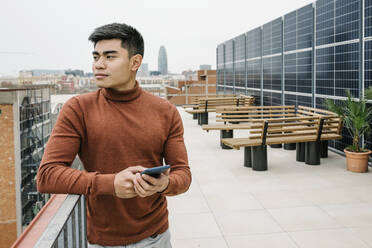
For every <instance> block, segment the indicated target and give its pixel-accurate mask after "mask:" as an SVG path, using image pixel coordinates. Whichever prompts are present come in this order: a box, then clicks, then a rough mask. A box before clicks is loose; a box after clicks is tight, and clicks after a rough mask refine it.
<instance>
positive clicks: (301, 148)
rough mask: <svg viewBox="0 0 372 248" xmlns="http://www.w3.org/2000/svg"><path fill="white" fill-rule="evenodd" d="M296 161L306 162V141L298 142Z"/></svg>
mask: <svg viewBox="0 0 372 248" xmlns="http://www.w3.org/2000/svg"><path fill="white" fill-rule="evenodd" d="M296 161H298V162H305V142H301V143H296Z"/></svg>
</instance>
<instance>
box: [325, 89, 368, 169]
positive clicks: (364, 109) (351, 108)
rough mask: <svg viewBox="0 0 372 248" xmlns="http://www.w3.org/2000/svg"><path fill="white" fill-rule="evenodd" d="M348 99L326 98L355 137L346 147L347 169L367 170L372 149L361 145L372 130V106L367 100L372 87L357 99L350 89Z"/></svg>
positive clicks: (332, 109)
mask: <svg viewBox="0 0 372 248" xmlns="http://www.w3.org/2000/svg"><path fill="white" fill-rule="evenodd" d="M346 96H347V100H344V101H341V102H340V103H339V104H336V103H334V101H333V100H331V99H326V101H325V104H326V106H327V108H328V109H329V110H330V111H332V112H335V113H337V114H338V115H339V116H341V118H342V121H343V124H344V126H345V127H346V129H347V130H348V131H349V133H350V135H351V137H352V138H353V144H352V145H351V146H348V147H346V148H345V149H344V152H345V154H346V164H347V169H348V170H349V171H352V172H367V171H368V158H369V155H370V154H371V151H370V150H368V149H365V148H364V144H362V145H361V138H362V136H363V135H369V134H370V132H371V121H372V107H368V105H367V100H368V99H372V87H369V88H368V89H367V90H366V91H365V97H364V99H361V100H355V99H353V98H352V97H351V94H350V91H346Z"/></svg>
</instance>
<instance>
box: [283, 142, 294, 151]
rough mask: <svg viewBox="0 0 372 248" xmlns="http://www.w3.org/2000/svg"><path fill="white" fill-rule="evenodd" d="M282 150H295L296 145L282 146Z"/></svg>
mask: <svg viewBox="0 0 372 248" xmlns="http://www.w3.org/2000/svg"><path fill="white" fill-rule="evenodd" d="M284 150H296V143H288V144H284Z"/></svg>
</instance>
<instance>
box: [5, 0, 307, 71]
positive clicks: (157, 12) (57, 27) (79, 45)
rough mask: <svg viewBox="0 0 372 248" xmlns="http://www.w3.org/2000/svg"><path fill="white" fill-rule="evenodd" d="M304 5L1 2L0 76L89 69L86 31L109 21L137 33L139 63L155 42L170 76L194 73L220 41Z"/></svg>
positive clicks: (154, 52) (301, 1) (151, 60)
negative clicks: (140, 52)
mask: <svg viewBox="0 0 372 248" xmlns="http://www.w3.org/2000/svg"><path fill="white" fill-rule="evenodd" d="M312 2H314V1H310V0H288V1H286V4H282V3H280V2H275V1H274V2H272V1H270V2H269V0H263V1H260V2H258V3H257V4H255V5H254V6H250V5H249V4H248V3H247V2H246V1H243V0H236V1H232V2H231V3H230V5H229V6H226V5H225V3H224V2H223V1H209V0H203V1H196V0H190V1H177V2H173V1H170V0H165V1H161V2H156V3H155V2H151V1H145V0H142V1H136V2H135V3H134V2H126V3H123V2H121V1H120V2H116V1H107V2H105V4H104V5H102V4H101V2H98V1H89V2H88V1H79V2H73V1H71V0H67V1H58V2H54V1H53V2H45V1H41V0H35V1H32V2H29V1H25V0H20V1H10V0H6V1H5V2H3V4H2V10H3V11H2V15H1V16H0V20H1V21H0V30H2V39H1V40H0V58H1V60H0V61H1V62H0V63H1V64H0V65H1V67H0V76H10V75H13V76H15V75H18V72H19V71H20V70H32V69H55V70H63V69H66V68H74V69H80V70H84V71H85V72H90V71H91V62H92V58H91V52H92V50H93V46H92V44H91V43H90V42H89V41H88V40H87V37H88V36H89V34H90V33H91V32H92V31H93V30H94V28H96V27H98V26H101V25H104V24H107V23H112V22H124V23H127V24H130V25H132V26H134V27H135V28H137V29H138V30H139V31H140V32H141V33H142V35H143V37H144V39H145V56H144V60H143V62H144V63H148V64H149V67H150V68H149V69H150V70H154V69H155V68H157V58H158V49H159V47H160V46H161V45H164V46H165V47H166V48H167V55H168V60H169V61H171V62H172V63H170V64H168V70H169V72H171V73H180V72H181V71H183V70H188V69H193V70H196V69H197V68H198V67H199V65H200V64H211V65H212V68H215V67H216V56H215V51H216V47H217V45H218V43H220V42H221V40H226V39H228V38H229V37H234V36H236V35H238V34H240V33H242V32H246V31H248V30H250V29H252V28H255V27H257V26H261V25H262V24H263V23H267V22H269V21H272V20H273V19H275V18H276V17H277V16H278V14H279V15H284V14H286V13H288V12H290V11H293V10H295V9H297V8H299V7H302V6H304V5H306V4H309V3H312ZM268 4H270V6H271V8H270V9H267V6H268ZM221 17H224V18H221ZM221 30H224V31H223V32H221Z"/></svg>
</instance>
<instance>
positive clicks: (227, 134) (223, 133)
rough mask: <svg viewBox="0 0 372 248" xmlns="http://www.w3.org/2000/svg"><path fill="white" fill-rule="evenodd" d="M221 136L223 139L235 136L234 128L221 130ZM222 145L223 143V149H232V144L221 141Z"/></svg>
mask: <svg viewBox="0 0 372 248" xmlns="http://www.w3.org/2000/svg"><path fill="white" fill-rule="evenodd" d="M220 137H221V139H224V138H233V137H234V130H220ZM220 145H221V148H222V149H232V148H231V147H230V146H227V145H225V144H222V141H220Z"/></svg>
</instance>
